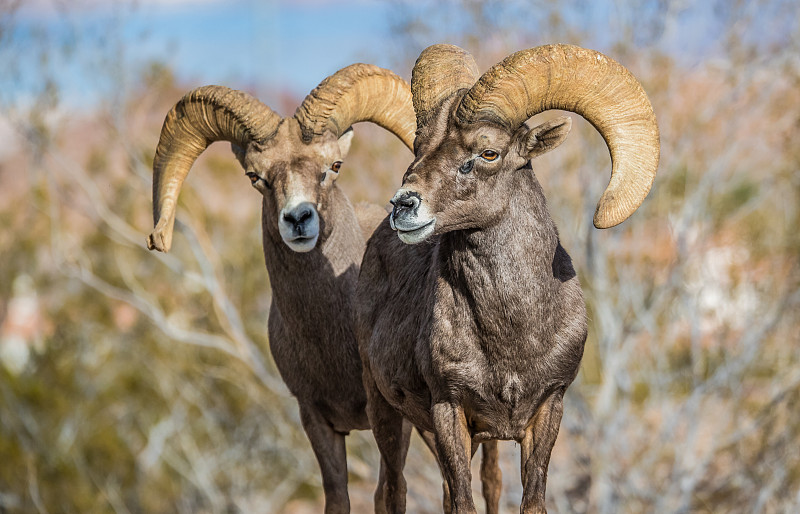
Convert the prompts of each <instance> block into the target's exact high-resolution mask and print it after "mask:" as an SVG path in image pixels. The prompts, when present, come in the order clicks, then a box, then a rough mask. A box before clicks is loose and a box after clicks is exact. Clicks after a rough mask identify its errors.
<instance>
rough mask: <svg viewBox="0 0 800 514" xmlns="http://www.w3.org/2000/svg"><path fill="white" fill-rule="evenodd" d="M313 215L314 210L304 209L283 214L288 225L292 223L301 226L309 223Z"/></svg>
mask: <svg viewBox="0 0 800 514" xmlns="http://www.w3.org/2000/svg"><path fill="white" fill-rule="evenodd" d="M313 214H314V213H313V212H312V210H311V209H310V208H308V207H303V208H300V209H295V210H293V211H288V212H285V213H283V219H284V221H286V222H287V223H290V224H292V225H301V224H303V223H305V222H306V221H308V220H309V218H311V216H313Z"/></svg>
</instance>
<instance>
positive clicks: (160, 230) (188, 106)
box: [147, 86, 281, 252]
mask: <svg viewBox="0 0 800 514" xmlns="http://www.w3.org/2000/svg"><path fill="white" fill-rule="evenodd" d="M280 122H281V117H280V116H279V115H278V114H276V113H275V112H273V111H272V109H270V108H269V107H267V106H266V105H264V104H263V103H261V102H260V101H259V100H257V99H256V98H254V97H252V96H251V95H249V94H247V93H245V92H243V91H236V90H233V89H230V88H227V87H224V86H203V87H199V88H196V89H193V90H191V91H189V92H188V93H186V94H185V95H184V96H183V98H181V99H180V100H179V101H178V102H177V103H176V104H175V106H174V107H173V108H172V109H171V110H170V111H169V113H167V116H166V118H165V119H164V125H163V126H162V128H161V136H160V138H159V142H158V146H157V147H156V153H155V157H154V158H153V222H154V224H155V229H154V230H153V232H152V233H151V234H150V236H149V237H148V239H147V247H148V248H149V249H151V250H153V249H156V250H159V251H162V252H166V251H169V249H170V246H171V245H172V231H173V226H174V222H175V210H176V206H177V201H178V195H179V194H180V190H181V187H182V185H183V181H184V180H185V179H186V176H187V175H188V174H189V170H190V169H191V167H192V165H193V164H194V162H195V160H197V158H198V157H199V156H200V154H201V153H203V152H204V151H205V149H206V148H207V147H208V145H210V144H211V143H213V142H214V141H223V140H224V141H230V142H231V143H234V144H237V145H239V146H241V147H245V146H247V143H248V142H249V141H257V142H265V141H266V140H268V139H269V138H271V137H273V136H274V135H275V133H276V131H277V129H278V126H279V125H280Z"/></svg>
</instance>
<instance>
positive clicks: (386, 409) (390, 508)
mask: <svg viewBox="0 0 800 514" xmlns="http://www.w3.org/2000/svg"><path fill="white" fill-rule="evenodd" d="M364 377H365V378H364V386H365V389H366V391H367V416H368V417H369V424H370V426H371V427H372V435H373V436H374V437H375V442H376V443H377V445H378V450H379V451H380V453H381V470H380V477H379V480H378V488H377V490H376V491H375V512H376V513H379V514H382V513H384V512H386V513H388V514H399V513H403V512H405V511H406V480H405V477H403V468H404V467H405V464H406V455H407V454H408V443H409V441H410V440H411V424H410V423H409V422H408V421H406V420H404V419H403V416H401V415H400V413H399V412H397V411H396V410H395V409H394V407H392V406H391V405H389V403H388V402H387V401H386V399H384V397H383V396H382V395H381V393H380V392H379V391H378V389H377V386H376V385H375V383H374V382H372V381H371V380H370V379H369V378H368V371H367V370H366V369H365V370H364Z"/></svg>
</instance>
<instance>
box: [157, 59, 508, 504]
mask: <svg viewBox="0 0 800 514" xmlns="http://www.w3.org/2000/svg"><path fill="white" fill-rule="evenodd" d="M360 121H370V122H373V123H376V124H378V125H380V126H382V127H384V128H385V129H387V130H389V131H390V132H392V133H393V134H395V135H396V136H397V137H398V138H400V139H401V140H402V141H403V142H404V143H405V144H406V146H408V147H409V148H410V147H411V145H412V143H413V139H414V130H415V128H416V123H415V120H414V111H413V107H412V103H411V91H410V88H409V86H408V84H407V83H406V82H405V81H404V80H402V79H401V78H400V77H398V76H397V75H395V74H394V73H392V72H390V71H388V70H384V69H382V68H378V67H376V66H371V65H367V64H354V65H352V66H349V67H347V68H344V69H342V70H340V71H338V72H337V73H335V74H334V75H332V76H330V77H328V78H327V79H325V80H324V81H323V82H322V83H321V84H320V85H319V86H318V87H317V88H316V89H314V90H313V91H312V92H311V93H310V94H309V95H308V96H307V97H306V99H305V100H304V101H303V103H302V104H301V105H300V107H299V108H298V109H297V111H296V113H295V115H294V116H293V117H290V118H281V117H280V116H279V115H278V114H276V113H275V112H273V111H272V110H271V109H270V108H269V107H267V106H266V105H264V104H263V103H261V102H260V101H259V100H257V99H255V98H253V97H252V96H250V95H248V94H246V93H243V92H241V91H235V90H231V89H228V88H225V87H220V86H205V87H200V88H197V89H195V90H192V91H190V92H189V93H187V94H186V95H185V96H184V97H183V99H181V100H180V101H179V102H178V103H177V104H176V105H175V107H174V108H173V109H172V110H171V111H170V112H169V114H168V115H167V117H166V120H165V121H164V127H163V129H162V131H161V139H160V141H159V143H158V148H157V150H156V156H155V160H154V162H153V217H154V222H155V230H154V231H153V233H152V234H151V235H150V236H149V238H148V242H147V244H148V248H150V249H151V250H152V249H156V250H159V251H168V250H169V249H170V246H171V242H172V233H173V225H174V221H175V212H176V205H177V200H178V195H179V193H180V189H181V186H182V184H183V181H184V179H185V178H186V176H187V175H188V173H189V170H190V169H191V167H192V165H193V164H194V162H195V160H196V159H197V158H198V157H199V156H200V154H201V153H202V152H203V151H205V149H206V148H207V147H208V146H209V145H210V144H211V143H213V142H215V141H223V140H224V141H229V142H230V143H231V144H232V147H233V149H234V153H235V154H236V156H237V158H238V159H239V162H240V163H241V165H242V167H243V168H244V170H245V174H246V175H247V177H248V178H249V179H250V181H251V183H252V184H253V187H254V188H255V189H256V190H257V191H258V192H259V193H261V195H262V197H263V198H262V231H263V243H264V257H265V260H266V265H267V271H268V273H269V276H270V282H271V285H272V305H271V307H270V313H269V323H268V331H269V342H270V350H271V352H272V355H273V357H274V359H275V363H276V365H277V367H278V370H279V372H280V374H281V377H282V378H283V380H284V381H285V382H286V385H287V386H288V388H289V390H290V391H291V392H292V394H293V395H294V396H295V397H296V398H297V401H298V404H299V407H300V417H301V420H302V423H303V428H304V429H305V431H306V434H307V435H308V438H309V440H310V442H311V445H312V447H313V450H314V453H315V455H316V457H317V460H318V461H319V465H320V468H321V471H322V481H323V487H324V490H325V511H326V512H348V511H349V498H348V494H347V464H346V455H345V443H344V436H345V435H346V434H347V433H348V432H349V431H350V430H362V429H368V428H369V421H368V419H367V415H366V412H365V405H366V396H365V392H364V388H363V385H362V381H361V376H362V370H361V361H360V359H359V355H358V348H357V344H356V341H355V335H354V331H353V326H352V319H353V310H352V309H353V307H352V301H353V295H354V293H355V287H356V279H357V276H358V270H359V266H360V263H361V257H362V255H363V251H364V246H365V240H366V237H367V236H368V234H369V233H371V232H372V230H373V229H374V228H375V226H377V224H378V223H379V222H380V220H381V219H382V218H383V217H385V215H386V211H385V210H384V209H382V208H380V207H378V206H368V205H358V206H356V207H355V208H354V207H353V206H352V205H351V203H350V201H349V200H348V198H347V196H346V195H345V194H344V193H343V192H342V191H341V190H340V189H339V187H338V186H337V185H336V178H337V176H338V175H339V170H340V167H341V165H342V160H343V159H344V157H345V155H346V154H347V151H348V149H349V147H350V141H351V138H352V134H353V132H352V130H350V127H351V125H352V124H354V123H356V122H360ZM426 435H427V440H426V442H428V444H429V445H431V446H433V442H432V438H431V437H430V434H426ZM493 457H494V461H491V460H489V461H488V464H491V463H492V462H494V464H493V467H491V468H489V469H492V470H495V471H494V472H495V473H498V474H499V468H498V467H497V464H496V450H495V454H494V455H493ZM488 464H487V466H488ZM382 491H383V488H382V487H380V486H379V488H378V492H377V493H376V496H379V495H380V494H381V493H382ZM496 503H497V502H496V501H495V505H496ZM495 509H496V507H495Z"/></svg>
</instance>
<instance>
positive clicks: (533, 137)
mask: <svg viewBox="0 0 800 514" xmlns="http://www.w3.org/2000/svg"><path fill="white" fill-rule="evenodd" d="M571 128H572V118H570V117H569V116H559V117H558V118H555V119H552V120H550V121H548V122H546V123H542V124H541V125H539V126H538V127H534V128H532V129H531V130H530V132H528V133H527V134H526V135H525V138H524V140H523V141H524V142H523V146H522V151H521V152H520V153H521V154H522V156H523V157H525V158H527V159H528V160H530V159H533V158H534V157H538V156H539V155H542V154H543V153H546V152H549V151H550V150H552V149H553V148H555V147H557V146H558V145H560V144H561V143H563V142H564V140H565V139H566V138H567V134H569V130H570V129H571Z"/></svg>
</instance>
